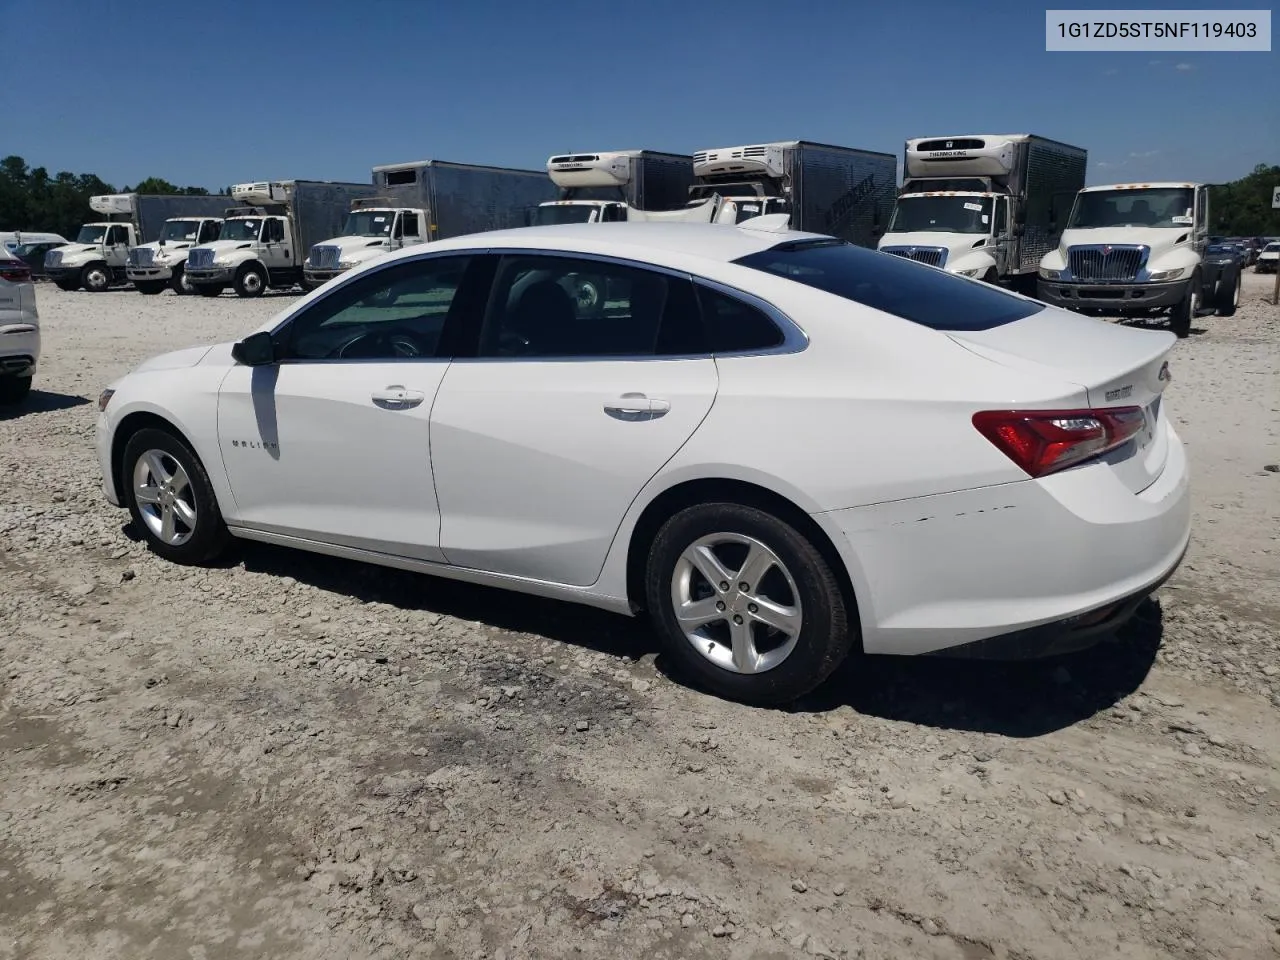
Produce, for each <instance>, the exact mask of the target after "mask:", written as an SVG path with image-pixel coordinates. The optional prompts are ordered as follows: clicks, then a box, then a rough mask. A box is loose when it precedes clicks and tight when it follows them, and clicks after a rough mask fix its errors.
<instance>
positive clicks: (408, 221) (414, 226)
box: [401, 213, 420, 237]
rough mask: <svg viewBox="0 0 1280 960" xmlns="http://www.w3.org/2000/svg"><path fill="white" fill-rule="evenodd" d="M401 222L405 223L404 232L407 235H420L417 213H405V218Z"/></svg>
mask: <svg viewBox="0 0 1280 960" xmlns="http://www.w3.org/2000/svg"><path fill="white" fill-rule="evenodd" d="M401 222H402V223H403V224H404V230H403V233H404V235H405V236H406V237H416V236H420V234H419V233H418V215H417V214H416V213H406V214H404V219H403V220H402V221H401Z"/></svg>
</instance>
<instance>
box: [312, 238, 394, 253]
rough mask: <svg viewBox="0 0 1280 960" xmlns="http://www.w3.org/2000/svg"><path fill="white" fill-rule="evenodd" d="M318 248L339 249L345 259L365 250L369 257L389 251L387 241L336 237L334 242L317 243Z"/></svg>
mask: <svg viewBox="0 0 1280 960" xmlns="http://www.w3.org/2000/svg"><path fill="white" fill-rule="evenodd" d="M316 246H317V247H337V248H338V249H339V250H341V251H342V253H343V255H344V257H345V255H346V254H348V253H354V254H357V255H359V254H360V253H361V252H362V251H365V250H367V251H369V255H370V256H372V255H373V254H375V253H381V252H384V251H386V250H387V249H388V247H387V241H386V239H385V238H384V239H382V240H379V239H377V238H376V237H334V238H333V239H332V240H326V241H324V243H317V244H316Z"/></svg>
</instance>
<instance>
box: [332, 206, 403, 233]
mask: <svg viewBox="0 0 1280 960" xmlns="http://www.w3.org/2000/svg"><path fill="white" fill-rule="evenodd" d="M395 219H396V215H395V213H393V212H392V211H390V210H357V211H355V212H354V213H349V214H347V225H346V226H345V227H343V228H342V235H343V236H344V237H389V236H391V226H392V224H393V223H394V222H395Z"/></svg>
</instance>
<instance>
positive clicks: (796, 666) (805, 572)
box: [645, 503, 854, 706]
mask: <svg viewBox="0 0 1280 960" xmlns="http://www.w3.org/2000/svg"><path fill="white" fill-rule="evenodd" d="M645 593H646V599H647V602H648V606H649V610H650V611H651V613H652V616H653V618H654V621H655V623H656V625H657V626H658V628H659V631H660V632H661V634H662V638H663V640H664V646H665V648H666V649H667V651H668V652H669V653H670V655H671V657H672V659H673V660H674V661H675V662H676V663H677V665H678V666H679V667H680V668H682V669H683V670H684V671H686V672H687V673H688V674H690V675H691V676H693V677H694V678H696V679H697V680H699V681H701V683H703V684H704V685H705V686H706V687H708V688H709V689H710V690H712V691H713V692H715V693H717V694H719V695H720V696H723V697H727V698H729V699H732V700H739V701H742V702H744V703H751V704H758V705H761V706H776V705H780V704H785V703H789V702H791V701H793V700H795V699H796V698H798V697H800V696H803V695H804V694H806V693H808V692H809V691H811V690H813V689H814V688H815V687H817V686H818V685H819V684H820V683H822V682H823V681H824V680H825V679H826V678H827V677H828V676H830V675H831V673H832V671H834V670H835V669H836V667H838V666H839V665H840V663H841V661H843V660H844V659H845V657H846V656H847V655H848V654H849V651H850V650H851V649H852V647H853V643H854V632H853V629H852V628H851V627H850V623H849V616H848V612H847V610H846V607H845V598H844V594H843V591H842V590H841V589H840V584H839V583H838V581H837V580H836V577H835V574H834V573H833V572H832V570H831V567H830V566H829V565H828V564H827V562H826V560H825V559H824V558H823V556H822V554H821V553H820V552H819V551H818V550H817V548H816V547H815V546H814V545H813V543H812V542H810V541H809V539H808V538H806V537H805V536H804V535H803V534H802V533H800V532H799V531H798V530H796V529H795V528H794V527H792V526H791V525H790V524H788V523H785V522H784V521H782V520H780V519H778V518H777V517H775V516H773V515H772V514H769V513H766V512H765V511H763V510H759V509H756V508H754V507H747V506H743V505H741V504H736V503H708V504H701V505H698V506H694V507H689V508H687V509H685V510H682V511H680V512H679V513H677V514H676V515H675V516H673V517H672V518H671V519H670V520H668V521H667V522H666V523H665V524H664V525H663V527H662V529H661V530H660V531H659V532H658V535H657V537H656V538H655V539H654V542H653V545H652V546H651V548H650V550H649V558H648V565H647V569H646V575H645Z"/></svg>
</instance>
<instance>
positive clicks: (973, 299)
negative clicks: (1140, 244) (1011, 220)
mask: <svg viewBox="0 0 1280 960" xmlns="http://www.w3.org/2000/svg"><path fill="white" fill-rule="evenodd" d="M734 263H737V264H740V265H742V266H744V267H751V268H753V269H755V270H762V271H764V272H766V273H772V274H774V275H776V276H779V277H786V278H787V279H789V280H794V281H796V283H803V284H806V285H807V286H810V287H816V288H817V289H819V290H825V291H826V292H827V293H832V294H835V295H836V296H837V297H843V298H844V299H846V300H852V301H853V302H855V303H860V304H862V305H863V306H867V307H871V308H872V309H874V310H880V311H883V312H884V313H888V314H892V315H893V316H895V317H901V318H902V319H903V320H910V321H911V322H912V323H918V324H921V325H922V326H926V327H931V328H932V329H934V330H989V329H991V328H992V327H999V326H1002V325H1004V324H1006V323H1013V322H1014V321H1015V320H1021V319H1023V318H1024V317H1029V316H1031V315H1032V314H1034V313H1039V312H1040V311H1041V310H1043V309H1044V308H1045V305H1044V304H1042V303H1037V302H1036V301H1034V300H1027V299H1024V298H1022V297H1018V296H1015V295H1014V294H1011V293H1006V292H1005V291H1003V290H1001V289H999V288H998V287H994V286H992V285H990V284H987V283H980V282H976V281H973V280H966V279H964V278H963V277H957V276H955V275H954V274H950V273H947V272H946V271H943V270H937V269H935V268H933V267H929V266H925V265H924V264H921V263H916V262H915V261H913V260H907V259H905V258H903V257H895V256H891V255H890V254H887V253H878V252H876V251H874V250H868V249H866V248H865V247H859V246H855V245H854V244H852V243H846V242H845V241H843V240H800V241H795V242H790V243H783V244H780V245H778V246H776V247H771V248H770V249H768V250H762V251H761V252H759V253H753V254H749V255H748V256H745V257H741V258H739V259H738V260H735V261H734Z"/></svg>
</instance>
